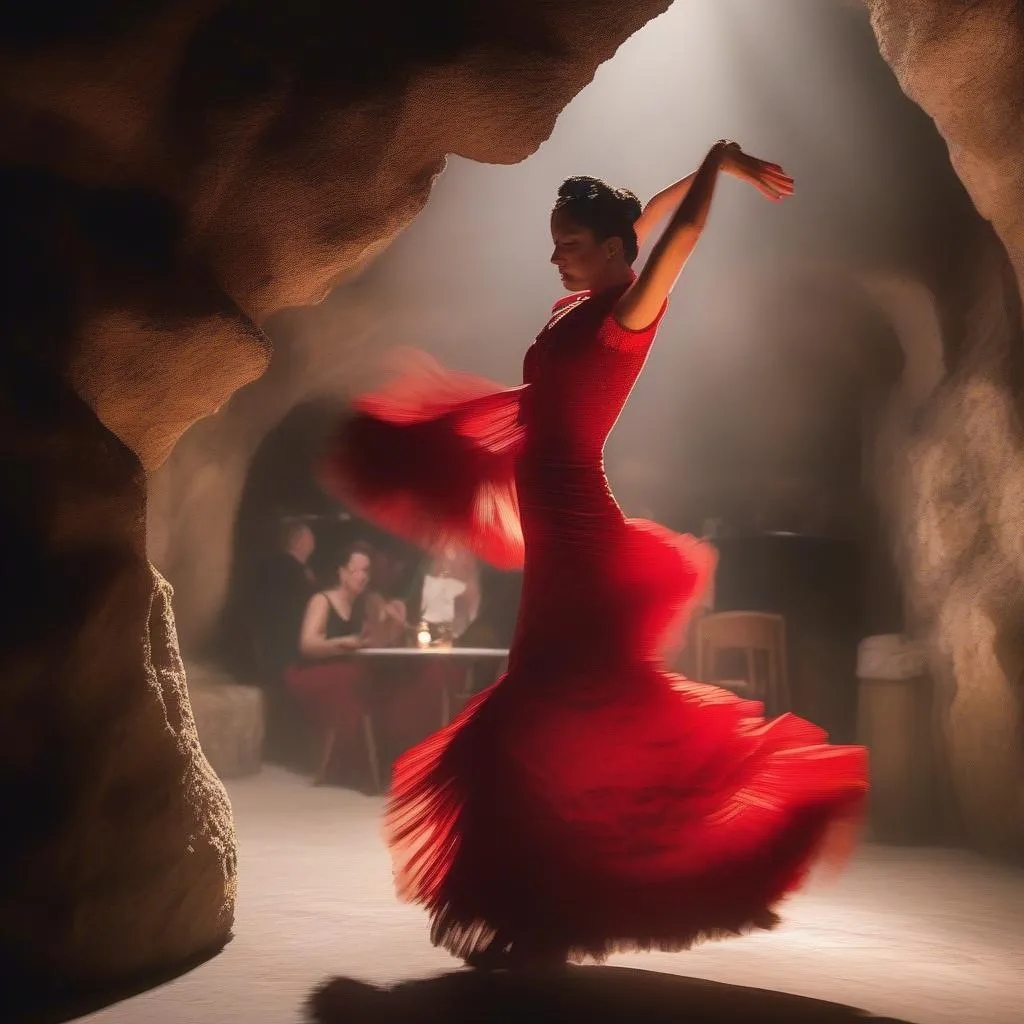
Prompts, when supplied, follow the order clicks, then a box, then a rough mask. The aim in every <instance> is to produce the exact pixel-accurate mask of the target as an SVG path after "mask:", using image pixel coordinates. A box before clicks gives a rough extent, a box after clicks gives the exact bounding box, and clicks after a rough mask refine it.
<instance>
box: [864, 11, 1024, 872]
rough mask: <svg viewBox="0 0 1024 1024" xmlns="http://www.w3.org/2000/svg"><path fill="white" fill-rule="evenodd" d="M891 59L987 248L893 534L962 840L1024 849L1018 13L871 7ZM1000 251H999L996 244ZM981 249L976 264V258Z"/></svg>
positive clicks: (955, 303) (953, 336)
mask: <svg viewBox="0 0 1024 1024" xmlns="http://www.w3.org/2000/svg"><path fill="white" fill-rule="evenodd" d="M869 7H870V10H871V18H872V24H873V26H874V29H875V32H876V35H877V37H878V41H879V45H880V48H881V51H882V54H883V56H884V57H885V58H886V60H888V61H889V63H890V64H891V65H892V67H893V69H894V71H895V72H896V75H897V77H898V78H899V81H900V84H901V85H902V87H903V88H904V90H905V91H906V92H907V94H908V95H909V96H910V97H911V98H912V99H913V100H915V101H916V102H917V103H919V104H920V106H921V107H922V108H923V109H924V110H925V111H926V112H927V113H928V114H929V115H930V116H931V117H932V118H934V120H935V124H936V126H937V128H938V130H939V131H940V132H941V133H942V136H943V137H944V138H945V140H946V142H947V144H948V146H949V154H950V158H951V160H952V162H953V166H954V168H955V169H956V171H957V173H958V175H959V176H960V178H961V180H962V181H963V182H964V184H965V186H966V187H967V190H968V192H969V193H970V196H971V198H972V199H973V201H974V203H975V205H976V207H977V209H978V211H979V212H980V213H981V215H982V216H983V217H984V218H985V219H987V220H988V221H989V222H990V223H991V225H992V227H993V228H994V230H995V234H996V235H997V236H998V242H997V241H996V240H995V239H994V238H992V237H991V236H989V237H988V238H986V239H984V240H982V242H981V244H980V245H979V246H978V248H977V249H976V250H974V251H971V252H970V257H971V258H970V260H967V259H964V258H962V256H961V258H957V254H951V257H950V262H951V263H952V264H953V265H955V266H957V267H958V269H959V270H960V279H959V280H958V281H951V282H950V286H949V288H948V290H947V292H946V294H943V295H941V296H939V299H940V303H941V305H942V307H943V310H944V316H943V321H944V323H943V329H944V335H945V337H944V341H945V351H946V360H947V364H948V368H949V373H948V375H947V376H946V377H945V379H944V380H943V381H942V382H941V384H939V385H938V386H937V387H935V389H934V390H933V391H932V392H931V393H930V394H928V393H927V392H924V393H921V394H919V395H918V396H917V400H916V402H915V403H912V404H914V405H916V407H915V409H914V416H913V419H912V421H910V420H908V421H907V430H906V434H905V435H904V437H903V439H902V444H901V447H900V456H901V458H902V465H903V468H904V471H905V475H904V478H903V479H904V483H905V486H904V487H902V488H901V489H899V491H898V492H897V504H898V522H899V527H898V536H899V539H900V546H901V560H902V562H903V564H904V566H905V569H906V572H905V576H906V584H907V592H908V596H909V599H910V603H911V609H912V612H913V615H914V618H915V620H916V625H917V627H918V628H919V629H920V630H921V632H922V633H923V634H924V635H925V636H927V637H928V639H929V640H930V641H931V650H932V663H933V670H934V674H935V676H936V679H937V681H938V683H939V687H940V697H941V710H942V716H941V723H940V728H941V735H942V746H943V748H944V753H945V760H946V762H947V767H948V772H949V775H950V780H951V783H952V791H953V793H954V794H955V797H956V811H957V814H958V816H959V818H960V824H961V826H962V829H963V832H962V834H963V835H965V836H966V837H967V839H968V840H969V841H970V842H971V843H972V844H973V845H978V846H981V847H983V848H985V849H989V850H992V851H998V852H1003V853H1016V854H1018V855H1019V854H1021V853H1024V630H1022V628H1021V622H1022V620H1024V542H1022V538H1024V513H1022V504H1021V503H1022V500H1024V430H1022V424H1021V418H1020V398H1021V386H1022V384H1024V377H1022V372H1021V371H1022V369H1024V365H1022V359H1024V348H1022V340H1024V338H1022V322H1021V304H1020V299H1021V289H1022V287H1024V218H1022V217H1021V209H1022V206H1024V150H1022V148H1021V139H1022V138H1024V113H1022V112H1024V78H1022V76H1021V73H1020V69H1021V65H1022V62H1024V12H1022V8H1021V5H1020V3H1019V2H1017V0H975V2H973V3H967V4H964V3H953V2H950V0H870V2H869ZM1000 243H1001V244H1000ZM979 255H980V258H979Z"/></svg>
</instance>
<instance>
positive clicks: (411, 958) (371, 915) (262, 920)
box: [86, 769, 1024, 1024]
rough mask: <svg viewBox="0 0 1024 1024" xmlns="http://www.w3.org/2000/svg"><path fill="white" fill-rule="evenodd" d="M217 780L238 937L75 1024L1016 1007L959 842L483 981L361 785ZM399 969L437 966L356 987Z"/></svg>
mask: <svg viewBox="0 0 1024 1024" xmlns="http://www.w3.org/2000/svg"><path fill="white" fill-rule="evenodd" d="M230 789H231V794H232V798H233V800H234V804H235V810H236V814H237V821H238V830H239V834H240V839H241V847H242V858H243V859H242V877H241V884H242V889H241V893H240V899H239V907H238V920H237V926H236V938H235V939H234V941H233V942H232V943H231V944H230V945H229V946H228V947H227V949H226V950H225V951H224V952H223V953H222V954H221V955H220V956H218V957H216V958H215V959H213V960H211V961H210V962H208V963H207V964H205V965H203V966H201V967H199V968H197V969H196V970H194V971H193V972H191V973H190V974H187V975H185V976H183V977H181V978H178V979H177V980H175V981H173V982H171V983H169V984H167V985H165V986H163V987H161V988H158V989H155V990H153V991H150V992H148V993H145V994H144V995H141V996H137V997H135V998H133V999H129V1000H127V1001H125V1002H122V1003H120V1004H118V1005H116V1006H112V1007H109V1008H107V1009H106V1010H103V1011H101V1012H100V1013H97V1014H93V1015H91V1016H90V1017H88V1018H86V1019H87V1020H88V1021H89V1022H90V1024H136V1022H137V1024H192V1022H195V1024H264V1022H266V1024H271V1022H273V1024H278V1022H281V1024H287V1022H293V1021H296V1020H301V1019H303V1018H304V1017H305V1019H310V1017H309V1016H308V1014H313V1019H316V1020H318V1021H319V1022H320V1024H342V1022H345V1024H377V1022H385V1021H395V1022H400V1024H414V1022H415V1024H420V1022H428V1021H429V1022H437V1024H441V1022H449V1021H458V1022H460V1024H461V1022H463V1021H465V1022H467V1024H469V1022H473V1024H476V1022H486V1021H492V1020H494V1021H497V1020H502V1021H506V1020H507V1021H517V1020H524V1021H529V1022H534V1021H545V1022H548V1021H550V1022H551V1024H561V1022H564V1021H568V1020H584V1019H585V1020H588V1021H590V1022H593V1024H598V1022H604V1021H609V1022H610V1021H616V1022H618V1021H622V1022H623V1024H632V1022H636V1024H641V1022H644V1024H650V1022H652V1021H658V1022H660V1021H662V1020H664V1021H666V1022H667V1021H669V1020H671V1021H678V1022H685V1024H704V1022H711V1021H715V1022H719V1021H721V1022H723V1024H724V1022H726V1021H732V1022H738V1021H749V1022H751V1024H761V1022H765V1021H773V1022H774V1021H779V1022H782V1021H785V1022H786V1024H800V1022H805V1021H806V1022H808V1024H811V1022H814V1024H831V1022H833V1021H834V1022H837V1024H838V1022H848V1021H864V1020H865V1019H867V1020H873V1019H879V1018H881V1019H885V1020H890V1019H894V1020H896V1021H907V1022H911V1024H1020V1022H1021V1021H1022V1020H1024V1016H1022V1012H1024V1011H1022V1009H1021V1007H1022V1006H1024V942H1022V939H1024V873H1022V872H1015V871H1012V870H1010V869H1005V868H996V867H993V866H991V865H989V864H986V863H984V862H982V861H980V860H978V859H976V858H973V857H971V856H968V855H966V854H961V853H957V852H950V851H943V850H923V851H915V850H899V849H887V848H881V847H865V848H864V849H863V850H862V852H861V854H860V855H859V856H858V859H857V861H856V863H855V864H854V865H853V867H852V869H851V870H850V871H849V872H848V873H847V874H846V875H845V876H844V877H843V878H842V879H840V880H839V881H838V882H837V883H834V884H831V885H830V886H828V887H825V886H816V887H814V888H813V889H812V890H811V891H810V892H809V893H807V894H806V895H803V896H801V897H798V898H796V899H795V900H793V901H792V902H791V903H790V904H789V905H788V907H787V909H786V913H785V917H786V923H785V924H784V926H783V927H781V928H780V929H779V930H778V931H776V932H774V933H771V934H764V935H759V936H756V937H750V938H743V939H737V940H734V941H730V942H723V943H717V944H713V945H709V946H705V947H702V948H700V949H698V950H695V951H693V952H690V953H685V954H671V955H668V954H650V955H646V956H629V957H619V958H617V959H616V960H615V961H613V965H614V968H615V969H612V968H604V969H602V968H595V967H577V968H569V969H567V970H566V971H565V972H562V973H561V974H558V975H549V976H541V977H533V978H529V979H520V978H517V977H516V976H513V975H508V974H500V975H491V976H490V977H481V976H479V975H474V974H473V973H472V972H468V971H459V970H458V964H457V963H456V962H455V961H453V960H452V959H451V958H450V957H448V955H447V954H445V953H443V952H440V951H438V950H436V949H433V948H432V947H431V946H430V943H429V941H428V939H427V929H426V919H425V917H424V915H423V914H422V912H421V911H420V910H418V909H416V908H412V907H406V906H402V905H400V904H398V903H397V902H396V901H395V900H394V898H393V896H392V891H391V884H390V874H389V864H388V860H387V857H386V854H385V851H384V848H383V846H382V844H381V841H380V839H379V837H378V814H379V811H380V806H381V805H380V801H379V800H377V799H373V798H368V797H363V796H360V795H358V794H355V793H351V792H347V791H343V790H338V789H314V788H311V787H310V786H309V785H308V784H307V783H306V782H305V780H303V779H299V778H296V777H294V776H291V775H288V774H286V773H284V772H281V771H276V770H273V769H267V770H265V771H264V772H263V773H262V774H261V775H260V776H258V777H255V778H252V779H248V780H244V781H240V782H236V783H234V784H233V785H232V786H231V787H230ZM622 968H629V969H630V970H622ZM453 971H454V972H456V973H454V974H450V973H449V972H453ZM647 972H658V974H649V973H647ZM443 975H446V976H445V977H440V978H438V976H443ZM414 979H435V980H427V981H423V982H421V983H415V984H403V985H400V986H399V987H398V988H397V989H395V990H394V991H391V992H387V993H382V992H379V991H377V990H375V989H373V988H370V987H369V985H373V986H379V987H386V988H390V987H391V986H395V985H396V984H398V983H409V982H413V981H414ZM697 979H704V981H701V980H697ZM705 982H717V983H722V984H718V985H714V984H706V983H705ZM361 983H369V985H368V984H361ZM324 986H326V990H325V991H323V992H322V993H321V995H320V997H319V999H318V1000H317V1003H316V1008H315V1009H307V1008H306V1004H307V1002H308V1000H309V997H310V995H311V993H312V992H314V991H315V990H317V989H318V988H320V989H322V988H323V987H324ZM739 986H742V987H739ZM750 989H755V990H767V991H753V992H752V991H750ZM780 994H792V995H795V996H800V997H806V998H802V999H792V998H786V997H785V995H780ZM819 1000H820V1001H824V1002H818V1001H819ZM832 1004H840V1005H832ZM850 1008H856V1009H857V1010H858V1011H861V1012H855V1011H854V1010H853V1009H850Z"/></svg>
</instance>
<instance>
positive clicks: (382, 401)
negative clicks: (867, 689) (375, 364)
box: [325, 288, 868, 959]
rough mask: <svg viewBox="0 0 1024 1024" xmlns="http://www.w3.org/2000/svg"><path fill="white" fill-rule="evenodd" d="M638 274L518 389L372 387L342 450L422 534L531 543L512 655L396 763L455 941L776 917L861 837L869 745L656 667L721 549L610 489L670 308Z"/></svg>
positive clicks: (485, 550) (336, 469) (403, 851)
mask: <svg viewBox="0 0 1024 1024" xmlns="http://www.w3.org/2000/svg"><path fill="white" fill-rule="evenodd" d="M621 294H622V289H621V288H617V289H613V290H610V291H608V292H601V293H597V294H590V293H583V294H580V295H575V296H570V297H569V298H567V299H564V300H563V301H562V302H560V303H559V304H558V305H556V306H555V310H554V315H553V316H552V318H551V320H550V322H549V323H548V325H547V326H546V327H545V328H544V330H543V331H542V332H541V333H540V335H539V336H538V338H537V340H536V342H535V343H534V345H532V346H531V348H530V349H529V351H528V352H527V355H526V361H525V368H524V381H525V383H524V386H522V387H520V388H514V389H501V388H499V387H497V386H496V385H493V384H489V383H488V382H486V381H480V380H477V379H476V378H472V377H468V376H465V375H456V374H445V373H443V372H441V371H440V370H439V369H437V368H436V367H435V368H430V367H427V366H426V365H423V366H421V367H420V368H419V370H418V371H417V372H414V373H410V374H407V375H406V376H405V377H403V378H402V379H401V380H400V381H399V382H398V383H397V384H396V385H394V386H393V387H391V388H389V389H388V390H386V391H384V392H381V393H379V394H377V395H373V396H370V397H368V398H365V399H363V400H361V401H360V403H359V405H358V409H357V413H356V415H355V417H354V418H353V419H352V420H351V421H350V422H349V423H348V424H346V426H345V427H344V428H343V430H342V432H341V435H340V437H339V440H338V444H337V445H336V447H335V449H334V450H333V451H332V453H331V457H330V459H329V461H328V464H327V466H326V473H325V479H326V480H327V482H328V484H329V485H330V486H331V487H332V489H333V490H334V491H335V492H336V493H338V494H339V495H341V496H343V497H344V498H345V499H346V500H347V501H349V502H350V504H353V505H354V506H355V507H357V508H358V509H359V510H361V511H362V512H363V513H364V514H366V515H368V516H369V517H371V518H373V519H375V520H376V521H377V522H379V523H380V524H381V525H383V526H386V527H388V528H390V529H392V530H395V531H396V532H398V533H400V534H402V535H403V536H405V537H408V538H410V539H412V540H415V541H417V542H419V543H422V544H430V545H433V544H437V543H441V542H445V541H453V540H454V541H458V542H460V543H463V544H466V545H467V546H469V547H470V548H471V549H473V550H474V551H475V552H476V553H477V554H478V555H480V556H481V557H483V558H484V559H488V560H490V561H492V562H494V563H495V564H497V565H499V566H505V567H511V566H515V565H518V564H520V563H522V564H523V569H524V584H523V593H522V602H521V606H520V613H519V621H518V626H517V631H516V635H515V639H514V642H513V644H512V649H511V653H510V657H509V665H508V672H507V673H506V674H505V675H504V676H503V677H502V678H501V679H500V680H499V681H498V682H497V683H496V684H495V685H494V686H492V687H491V688H490V689H488V690H487V691H486V692H484V693H482V694H481V695H479V696H478V697H477V698H475V699H474V700H473V701H472V702H471V703H470V704H469V705H468V706H467V707H466V708H465V710H464V711H463V712H462V714H461V715H460V716H459V717H458V718H457V719H456V720H455V721H454V722H453V723H452V724H451V725H450V726H448V727H447V728H445V729H443V730H441V731H440V732H439V733H436V734H435V735H434V736H432V737H430V738H429V739H428V740H426V741H425V742H423V743H421V744H420V745H419V746H417V747H415V748H413V749H412V750H410V751H408V752H407V753H406V754H405V755H403V756H402V757H401V758H400V759H399V761H398V762H397V764H396V766H395V770H394V775H393V781H392V788H391V793H390V801H389V805H388V810H387V816H386V828H387V835H388V842H389V845H390V848H391V853H392V856H393V860H394V866H395V876H396V882H397V886H398V890H399V894H400V895H401V896H402V897H403V898H404V899H406V900H408V901H413V902H419V903H422V904H424V905H426V907H427V908H428V909H429V911H430V914H431V917H432V921H433V928H432V938H433V941H434V942H435V944H438V945H442V946H444V947H445V948H447V949H449V950H450V951H451V952H452V953H454V954H455V955H457V956H463V957H465V956H468V955H470V954H472V953H477V952H482V951H484V950H486V949H487V948H488V947H489V946H491V945H492V944H495V945H496V946H500V947H505V946H508V945H510V944H511V946H512V948H515V947H517V946H520V945H521V946H525V947H534V948H537V947H540V948H547V949H556V950H558V949H564V950H568V951H569V952H570V956H571V957H572V958H573V959H582V958H583V957H586V956H590V957H594V958H596V959H602V958H604V957H606V956H607V955H608V954H610V953H612V952H615V951H623V950H630V949H652V948H658V949H669V950H673V949H681V948H685V947H688V946H690V945H692V944H693V943H694V942H697V941H700V940H702V939H707V938H712V937H718V936H723V935H727V934H736V933H741V932H743V931H746V930H749V929H752V928H756V927H770V926H771V925H772V924H774V923H775V921H776V920H777V918H776V916H775V914H774V912H773V908H774V907H775V906H776V904H777V903H778V902H779V900H780V899H781V898H782V897H783V896H785V895H786V894H787V893H789V892H790V891H792V890H793V889H795V888H796V887H798V886H799V885H800V883H801V882H802V881H803V880H804V878H805V876H806V874H807V872H808V870H809V868H810V867H811V866H812V864H813V863H814V862H815V861H817V860H820V859H821V857H822V856H823V855H826V854H829V853H835V854H841V853H843V852H845V851H847V850H848V849H849V845H850V843H851V842H852V838H853V836H854V835H855V833H856V826H857V823H858V822H859V819H860V816H861V811H862V807H863V804H864V800H865V796H866V792H867V775H868V772H867V759H866V753H865V751H864V750H862V749H861V748H858V747H838V746H829V745H828V744H827V743H826V736H825V734H824V733H823V732H822V730H820V729H819V728H817V727H816V726H814V725H811V724H810V723H808V722H805V721H803V720H801V719H799V718H796V717H794V716H793V715H790V714H786V715H782V716H781V717H779V718H777V719H775V720H773V721H770V722H769V721H765V719H764V718H763V713H762V707H761V705H760V704H758V703H756V702H753V701H749V700H743V699H741V698H739V697H736V696H734V695H733V694H731V693H729V692H726V691H724V690H721V689H718V688H715V687H711V686H707V685H703V684H700V683H695V682H691V681H689V680H686V679H684V678H682V677H680V676H678V675H673V674H671V673H669V672H667V671H665V669H664V668H663V666H662V663H661V661H660V658H659V650H660V649H661V647H662V645H663V644H664V642H665V641H666V640H667V639H668V637H669V634H670V633H672V632H673V631H674V630H677V629H679V628H682V627H683V626H684V625H685V620H686V616H687V613H688V611H689V609H690V608H691V607H692V606H693V604H694V603H695V602H696V601H697V599H698V598H699V597H700V595H701V592H702V591H703V589H704V587H705V584H706V583H707V581H708V578H709V575H710V573H711V571H712V569H713V555H712V554H711V552H710V551H709V550H708V548H707V547H705V546H704V545H703V544H701V543H700V542H699V541H696V540H694V539H693V538H690V537H683V536H679V535H676V534H673V533H672V532H670V531H668V530H666V529H664V528H662V527H660V526H657V525H656V524H654V523H650V522H646V521H642V520H635V519H633V520H628V519H626V518H625V517H624V516H623V514H622V511H621V510H620V509H619V507H618V505H617V504H616V502H615V499H614V497H613V496H612V494H611V492H610V490H609V488H608V483H607V480H606V478H605V474H604V469H603V462H602V451H603V447H604V442H605V438H606V437H607V435H608V433H609V432H610V430H611V429H612V426H613V425H614V423H615V420H616V418H617V417H618V415H619V413H620V411H621V410H622V407H623V405H624V404H625V402H626V399H627V397H628V396H629V393H630V390H631V389H632V387H633V384H634V383H635V381H636V379H637V376H638V375H639V373H640V371H641V369H642V367H643V365H644V361H645V360H646V357H647V354H648V351H649V349H650V346H651V343H652V342H653V340H654V336H655V333H656V331H657V326H658V322H660V320H661V316H659V317H658V321H656V322H655V323H654V324H652V325H651V326H650V327H649V328H647V329H646V330H643V331H635V332H634V331H629V330H626V329H624V328H623V327H621V326H619V325H618V324H617V323H616V321H615V320H614V318H613V317H612V315H611V311H612V308H613V306H614V304H615V302H616V300H617V299H618V298H619V297H620V295H621ZM662 315H664V310H662ZM524 541H525V543H524ZM524 550H525V559H524Z"/></svg>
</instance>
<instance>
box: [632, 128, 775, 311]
mask: <svg viewBox="0 0 1024 1024" xmlns="http://www.w3.org/2000/svg"><path fill="white" fill-rule="evenodd" d="M721 171H725V172H727V173H729V174H732V175H733V176H734V177H736V178H739V179H740V180H741V181H746V182H749V183H750V184H751V185H754V186H755V187H756V188H757V189H758V190H759V191H760V192H761V193H762V194H763V195H764V196H766V197H767V198H769V199H772V200H775V201H778V200H780V199H783V198H784V197H785V196H788V195H792V194H793V179H792V178H790V177H789V176H788V175H787V174H786V173H785V172H784V171H783V170H782V168H781V167H779V166H778V164H771V163H767V162H766V161H764V160H758V159H757V158H756V157H752V156H748V155H747V154H746V153H744V152H743V151H742V150H741V149H740V147H739V146H737V145H736V143H734V142H725V141H722V142H716V143H715V145H714V146H712V147H711V150H710V151H709V152H708V155H707V156H706V157H705V158H704V161H703V163H702V164H701V165H700V167H699V168H698V169H697V171H696V172H695V173H694V174H691V175H689V176H688V177H687V178H682V179H681V180H680V181H677V182H676V183H675V185H672V186H670V187H669V188H667V189H665V190H664V191H663V192H659V193H658V195H656V196H655V197H654V198H653V199H652V200H651V201H650V202H649V203H648V204H647V206H646V207H645V209H644V212H643V213H642V214H641V215H640V219H639V220H638V221H637V223H636V225H635V230H636V233H637V240H638V242H640V244H642V238H643V237H646V236H647V235H648V234H649V233H650V230H651V228H653V227H654V225H655V224H657V223H658V221H659V220H661V218H662V217H663V216H664V215H665V212H666V208H667V207H669V206H670V205H671V203H672V202H673V201H675V199H676V197H677V196H678V197H682V198H681V201H680V202H679V205H678V207H677V209H676V212H675V214H674V215H673V216H672V219H671V220H670V221H669V223H668V227H666V228H665V231H664V233H663V234H662V236H661V238H659V239H658V242H657V244H656V245H655V247H654V249H653V250H652V252H651V255H650V257H649V258H648V260H647V263H646V264H645V265H644V268H643V270H641V271H640V274H639V276H638V277H637V279H636V281H635V282H634V283H633V284H632V285H631V286H630V288H629V289H628V290H627V291H626V292H625V294H624V295H623V296H622V298H621V299H620V300H619V301H618V303H617V304H616V307H615V319H616V320H617V321H618V322H619V323H620V324H622V326H623V327H626V328H627V329H629V330H643V329H644V328H645V327H646V326H647V325H648V324H650V323H651V322H652V321H653V320H654V319H655V318H656V317H657V315H658V313H659V312H660V311H661V307H662V305H663V304H664V302H665V299H666V298H668V295H669V292H671V291H672V288H673V287H674V286H675V283H676V281H677V280H678V278H679V274H680V272H681V271H682V269H683V267H684V266H685V265H686V261H687V260H688V259H689V258H690V254H691V253H692V252H693V250H694V248H695V247H696V245H697V241H698V239H699V238H700V236H701V234H702V233H703V231H704V225H705V223H706V222H707V218H708V213H709V212H710V210H711V201H712V199H713V198H714V194H715V185H716V184H717V182H718V175H719V173H720V172H721Z"/></svg>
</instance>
